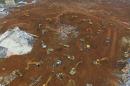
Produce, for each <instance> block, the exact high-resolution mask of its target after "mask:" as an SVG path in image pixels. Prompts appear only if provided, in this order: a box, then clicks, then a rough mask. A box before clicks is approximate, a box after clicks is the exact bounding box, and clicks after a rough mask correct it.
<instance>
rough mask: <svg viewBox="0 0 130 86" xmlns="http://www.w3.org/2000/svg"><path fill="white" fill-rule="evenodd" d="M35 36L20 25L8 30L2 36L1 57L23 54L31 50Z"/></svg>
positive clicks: (0, 43)
mask: <svg viewBox="0 0 130 86" xmlns="http://www.w3.org/2000/svg"><path fill="white" fill-rule="evenodd" d="M33 43H34V37H33V35H32V34H29V33H26V32H25V31H22V30H20V28H19V27H14V28H13V29H10V30H7V31H6V32H5V33H3V34H2V35H1V36H0V58H5V57H9V56H11V55H23V54H27V53H29V52H31V50H32V48H33Z"/></svg>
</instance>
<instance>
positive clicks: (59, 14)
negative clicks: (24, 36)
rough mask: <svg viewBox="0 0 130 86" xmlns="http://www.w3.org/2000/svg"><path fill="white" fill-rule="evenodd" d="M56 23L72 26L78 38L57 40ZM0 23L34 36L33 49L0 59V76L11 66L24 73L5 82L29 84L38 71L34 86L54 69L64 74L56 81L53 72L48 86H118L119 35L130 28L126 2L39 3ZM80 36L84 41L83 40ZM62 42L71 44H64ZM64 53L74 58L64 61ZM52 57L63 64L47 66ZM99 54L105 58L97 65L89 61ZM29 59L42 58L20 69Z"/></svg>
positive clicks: (96, 57)
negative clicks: (74, 70) (69, 85)
mask: <svg viewBox="0 0 130 86" xmlns="http://www.w3.org/2000/svg"><path fill="white" fill-rule="evenodd" d="M89 20H91V21H92V24H90V23H89ZM39 24H40V26H39ZM61 25H71V26H74V27H76V28H77V31H78V32H79V34H78V36H77V37H76V38H73V37H71V36H69V38H67V41H65V40H62V39H60V38H59V37H58V36H57V33H58V28H59V27H60V26H61ZM1 26H2V27H1V33H2V32H4V31H6V30H7V29H9V28H13V27H14V26H19V27H20V28H21V29H22V30H24V31H26V32H29V33H32V34H35V35H37V36H38V37H36V42H35V44H34V46H33V50H32V52H30V53H29V54H27V55H23V56H11V57H9V58H7V59H4V60H2V61H1V63H0V75H3V74H7V73H9V72H11V71H13V70H14V69H19V70H20V71H22V73H23V77H20V78H18V79H16V80H14V81H13V82H12V83H11V84H10V86H29V84H30V83H31V79H32V78H33V77H37V76H39V75H41V76H42V80H41V81H40V82H39V83H38V85H37V86H43V84H44V83H45V82H46V81H47V79H48V78H49V76H52V75H53V74H55V73H59V72H62V73H64V74H65V76H64V78H63V79H62V80H59V79H57V78H56V77H55V76H53V77H52V80H51V81H50V82H49V84H48V86H67V82H68V80H70V79H73V80H75V82H76V86H85V84H87V83H91V84H93V86H119V84H118V80H119V79H118V78H117V77H115V76H114V75H113V73H114V72H115V71H117V70H119V69H120V67H117V66H116V61H117V60H118V59H120V57H121V43H120V40H121V37H122V36H124V35H126V34H129V32H130V31H129V30H128V28H129V27H130V6H127V5H120V6H115V5H114V4H113V5H109V4H106V3H102V4H101V3H88V2H76V1H69V0H68V1H60V0H59V1H58V0H57V1H42V2H40V3H37V4H33V5H27V6H25V7H21V8H15V10H13V11H11V14H10V15H9V16H7V17H6V18H4V19H1ZM42 30H46V33H45V34H42ZM70 35H71V34H70ZM106 38H110V39H111V42H110V43H109V44H106V43H105V40H106ZM80 39H85V43H84V44H83V43H82V42H81V40H80ZM41 41H44V42H45V43H46V45H47V46H48V47H50V48H53V49H54V51H53V52H51V53H50V54H49V55H48V54H47V52H46V51H47V49H43V48H42V46H41ZM61 43H62V44H68V45H70V47H68V48H66V47H64V46H63V45H61ZM87 43H88V44H90V45H91V47H90V49H89V50H87V49H86V48H85V49H84V45H86V44H87ZM81 48H83V50H81ZM66 55H73V56H75V60H74V61H70V60H68V59H67V58H66V57H65V56H66ZM57 58H58V59H61V60H62V61H63V64H62V65H60V66H59V67H56V68H53V66H52V65H53V63H54V61H55V60H56V59H57ZM102 58H105V60H103V61H101V62H100V64H94V63H93V62H94V61H96V60H97V59H102ZM31 60H32V61H43V64H41V65H40V66H39V67H37V66H35V65H31V66H30V68H29V70H25V68H26V66H27V62H28V61H31ZM79 61H82V63H81V64H80V65H79V66H78V69H77V73H76V74H75V75H74V76H71V75H69V71H70V69H71V68H72V67H74V66H75V64H76V63H77V62H79ZM2 68H5V70H2Z"/></svg>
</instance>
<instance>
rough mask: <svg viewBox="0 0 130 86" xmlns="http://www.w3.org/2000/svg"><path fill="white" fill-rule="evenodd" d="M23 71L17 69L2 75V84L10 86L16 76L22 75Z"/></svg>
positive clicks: (0, 83) (0, 81)
mask: <svg viewBox="0 0 130 86" xmlns="http://www.w3.org/2000/svg"><path fill="white" fill-rule="evenodd" d="M22 76H23V75H22V73H21V72H20V71H19V70H18V69H16V70H14V71H12V72H11V73H9V74H8V75H6V76H0V86H8V85H9V84H10V83H11V82H12V81H13V80H15V79H16V78H19V77H22Z"/></svg>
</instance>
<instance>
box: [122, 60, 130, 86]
mask: <svg viewBox="0 0 130 86" xmlns="http://www.w3.org/2000/svg"><path fill="white" fill-rule="evenodd" d="M121 71H122V72H123V74H122V81H123V83H122V85H121V86H130V59H128V60H127V64H126V66H125V67H124V68H123V69H122V70H121Z"/></svg>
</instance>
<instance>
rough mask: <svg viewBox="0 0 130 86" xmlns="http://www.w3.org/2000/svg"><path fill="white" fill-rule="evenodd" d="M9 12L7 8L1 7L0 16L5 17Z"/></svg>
mask: <svg viewBox="0 0 130 86" xmlns="http://www.w3.org/2000/svg"><path fill="white" fill-rule="evenodd" d="M8 14H9V12H8V11H7V9H6V8H4V7H0V18H3V17H5V16H7V15H8Z"/></svg>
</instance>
